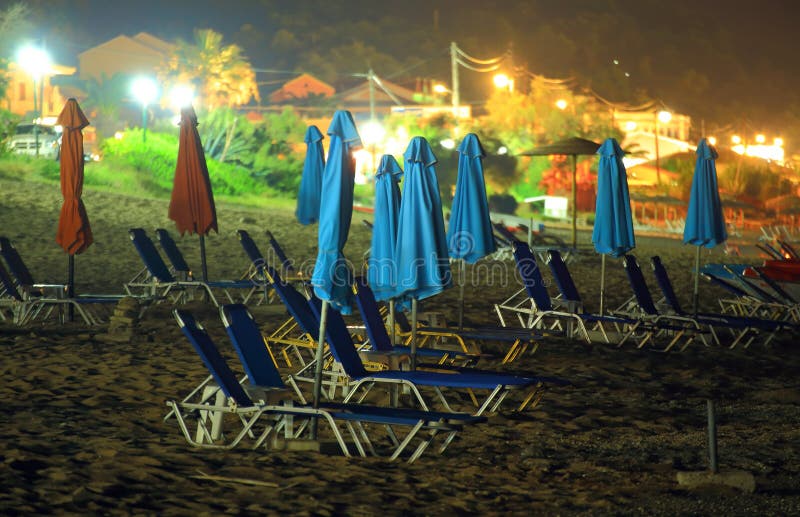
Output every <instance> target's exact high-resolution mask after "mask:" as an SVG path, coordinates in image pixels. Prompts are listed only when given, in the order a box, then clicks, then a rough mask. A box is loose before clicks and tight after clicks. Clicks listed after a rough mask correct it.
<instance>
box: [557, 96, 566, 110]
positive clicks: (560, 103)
mask: <svg viewBox="0 0 800 517" xmlns="http://www.w3.org/2000/svg"><path fill="white" fill-rule="evenodd" d="M556 108H558V109H560V110H562V111H563V110H565V109H567V101H565V100H564V99H558V100H557V101H556Z"/></svg>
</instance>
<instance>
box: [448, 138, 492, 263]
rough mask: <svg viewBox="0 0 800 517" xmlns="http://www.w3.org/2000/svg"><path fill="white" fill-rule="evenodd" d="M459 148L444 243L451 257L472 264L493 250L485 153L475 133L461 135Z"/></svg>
mask: <svg viewBox="0 0 800 517" xmlns="http://www.w3.org/2000/svg"><path fill="white" fill-rule="evenodd" d="M458 152H459V155H458V178H457V180H456V195H455V198H454V199H453V210H452V212H451V214H450V222H449V224H448V228H447V247H448V250H449V252H450V256H451V257H452V258H457V259H463V260H464V261H465V262H467V263H469V264H474V263H475V262H477V261H478V259H480V258H482V257H485V256H486V255H488V254H490V253H494V251H495V244H494V235H493V233H492V221H491V219H490V218H489V202H488V201H487V200H486V183H485V182H484V179H483V158H484V157H485V156H486V153H485V152H484V150H483V147H482V146H481V142H480V140H478V136H477V135H475V134H474V133H469V134H468V135H467V136H466V137H464V140H462V141H461V145H459V146H458Z"/></svg>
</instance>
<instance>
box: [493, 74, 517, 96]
mask: <svg viewBox="0 0 800 517" xmlns="http://www.w3.org/2000/svg"><path fill="white" fill-rule="evenodd" d="M492 81H493V82H494V85H495V86H496V87H497V88H501V89H503V88H507V89H508V91H510V92H513V91H514V80H513V79H511V78H510V77H508V76H507V75H506V74H495V76H494V77H493V78H492Z"/></svg>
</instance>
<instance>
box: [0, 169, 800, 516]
mask: <svg viewBox="0 0 800 517" xmlns="http://www.w3.org/2000/svg"><path fill="white" fill-rule="evenodd" d="M0 191H1V192H2V193H3V194H2V198H0V228H2V230H0V235H4V236H6V237H8V238H9V239H11V241H12V242H13V243H14V244H15V245H16V247H17V249H18V250H19V252H20V254H21V255H22V256H23V258H24V259H25V261H26V263H27V264H28V266H29V267H30V269H31V270H32V273H33V275H34V279H35V280H36V281H37V282H40V283H62V282H64V281H66V274H67V273H66V271H67V257H66V256H65V255H64V252H63V251H62V250H61V249H60V248H59V247H58V245H57V244H56V243H55V231H56V225H57V218H58V214H59V208H60V205H61V195H60V192H59V189H58V186H57V185H39V184H33V183H26V182H15V181H13V180H9V179H0ZM83 199H84V201H85V204H86V208H87V211H88V214H89V218H90V220H91V223H92V228H93V232H94V238H95V243H94V244H93V245H92V246H91V247H90V248H89V250H88V251H87V252H86V253H84V254H82V255H79V256H77V257H76V290H77V292H79V293H106V294H111V293H122V292H123V291H122V284H123V283H124V282H125V281H127V280H128V279H130V278H131V277H133V275H134V274H136V273H137V272H138V271H139V270H140V269H141V267H142V265H141V262H140V260H139V258H138V256H137V254H136V253H135V250H134V248H133V246H132V245H131V243H130V240H129V237H128V234H127V230H128V229H129V228H131V227H142V228H145V229H146V230H147V231H148V232H149V233H150V234H151V235H153V230H154V229H155V228H158V227H163V228H167V229H168V230H170V231H171V232H173V234H174V224H173V223H172V222H171V221H169V219H168V218H167V205H168V201H167V200H148V199H134V198H129V197H125V196H123V195H119V194H109V193H101V192H95V191H87V192H85V194H84V197H83ZM217 213H218V216H219V228H220V232H219V234H212V235H211V236H209V237H208V238H207V244H206V245H207V253H208V264H209V277H210V278H212V279H223V278H226V279H233V278H237V277H239V276H240V275H241V274H242V273H243V272H244V271H245V270H246V269H247V266H248V260H247V257H246V256H245V254H244V252H243V251H242V249H241V247H240V245H239V243H238V242H237V238H236V233H235V232H236V230H237V229H239V228H242V229H246V230H247V231H248V232H249V233H250V234H251V235H252V236H253V237H254V238H255V239H256V241H257V243H258V244H259V246H261V248H262V251H264V252H265V254H266V252H267V241H266V238H265V237H264V231H265V230H271V231H272V232H273V234H274V235H275V237H276V238H277V239H278V241H279V242H280V243H281V244H282V245H283V247H284V249H285V251H286V253H287V254H288V255H289V256H290V257H292V258H293V259H294V260H295V261H296V262H298V263H300V264H301V267H302V268H304V269H307V268H308V267H310V266H309V265H310V264H313V258H314V256H315V253H316V229H317V228H316V226H309V227H304V226H301V225H300V224H299V223H297V222H296V221H295V219H294V217H293V214H292V213H291V211H289V210H283V209H280V210H279V209H274V210H270V209H253V208H243V207H240V206H236V205H232V204H229V203H218V206H217ZM361 219H362V214H360V213H356V214H354V217H353V224H352V228H351V233H350V239H349V241H348V244H347V248H346V249H345V254H346V255H347V256H348V258H350V260H351V261H353V262H354V263H358V262H359V261H360V259H361V257H362V256H363V254H364V252H365V251H367V249H368V247H369V239H370V233H369V230H368V229H367V228H366V226H365V225H363V224H361ZM175 237H176V239H177V242H178V245H179V246H180V247H181V249H182V250H183V251H184V254H185V255H186V258H187V260H189V261H190V262H191V265H192V266H193V267H194V268H195V269H199V244H198V239H197V237H196V236H185V237H183V238H178V236H177V235H175ZM589 239H590V236H589V234H588V233H587V232H585V231H583V232H581V234H580V241H579V244H580V245H581V246H583V247H586V249H587V250H588V249H589V248H590V242H589ZM637 240H638V242H637V244H638V245H637V248H636V250H635V254H636V256H637V257H639V259H640V262H641V263H642V265H643V267H645V265H646V263H647V260H648V259H649V257H650V256H652V255H656V254H657V255H660V256H661V257H662V259H663V261H664V263H665V265H666V266H667V268H668V270H669V272H670V275H671V276H672V278H673V282H675V283H676V285H677V287H678V289H677V290H678V294H679V296H680V297H681V300H682V301H683V303H684V305H685V306H687V307H689V306H690V305H691V289H692V268H693V267H694V256H695V248H694V247H689V246H683V245H682V244H681V243H680V241H679V240H677V239H671V238H663V237H650V236H647V237H645V236H642V237H639V238H638V239H637ZM743 249H744V248H743ZM702 260H703V261H705V262H723V261H745V262H756V263H757V262H758V261H760V260H762V259H760V258H759V257H758V256H757V255H750V256H747V255H744V256H740V257H733V258H731V257H728V256H726V255H724V254H723V251H722V250H721V249H714V250H704V251H703V253H702ZM569 267H570V271H571V272H572V274H573V276H574V277H575V280H576V283H577V285H578V289H579V290H580V292H581V295H582V297H583V298H584V300H585V301H586V304H587V309H588V310H590V311H596V310H597V309H598V300H599V285H600V282H599V276H600V274H599V272H600V257H599V255H597V254H595V253H593V252H587V253H583V254H580V255H579V256H578V257H577V258H576V259H575V260H574V261H572V262H571V263H570V264H569ZM488 269H490V270H491V271H499V272H503V274H500V273H498V274H497V275H494V276H492V277H491V281H489V280H486V277H480V275H477V276H478V277H479V278H483V279H482V281H481V283H480V285H468V286H467V288H466V290H465V291H466V296H465V298H466V304H465V318H466V321H467V322H468V323H470V324H473V325H479V324H497V317H496V315H495V314H494V310H493V306H492V304H493V303H497V302H500V301H501V300H502V299H503V298H505V297H506V296H508V295H509V294H510V293H512V292H513V291H515V290H516V289H518V288H519V284H518V283H517V281H516V277H515V276H514V275H513V262H512V261H510V260H507V261H505V262H499V263H498V264H492V265H491V267H489V268H488ZM545 274H546V275H549V272H548V271H545ZM606 274H607V277H606V278H607V279H606V284H607V286H608V287H607V292H606V296H607V305H608V306H609V307H615V306H617V305H619V304H620V303H622V302H623V301H624V300H625V299H626V298H628V296H629V295H630V288H629V287H628V283H627V280H626V279H625V275H624V271H623V269H622V266H621V264H620V262H619V261H617V260H615V259H610V260H608V262H607V273H606ZM645 274H646V277H647V280H648V282H649V283H650V285H651V289H655V285H656V284H655V280H654V279H653V278H652V275H651V273H650V271H649V267H646V268H645ZM490 284H491V285H490ZM701 287H702V291H701V308H702V309H705V310H709V311H712V310H714V311H716V310H718V305H717V299H718V298H719V297H720V296H721V295H723V294H724V293H723V292H721V291H720V290H718V289H715V288H713V287H712V286H710V285H708V284H706V283H704V284H701ZM551 291H552V292H553V294H555V288H554V287H552V288H551ZM457 299H458V289H449V290H447V291H446V292H445V293H443V294H442V295H439V296H437V297H434V298H431V299H428V300H425V301H424V302H422V303H421V310H423V311H433V312H439V313H442V314H444V315H445V316H446V317H447V318H448V320H450V321H455V320H456V318H457V313H456V306H457ZM186 307H187V308H188V309H189V310H191V311H193V312H194V313H195V314H196V315H197V317H198V319H199V320H200V321H202V322H203V323H204V324H205V325H206V327H207V328H208V330H209V332H210V334H211V335H212V336H213V337H214V338H215V339H216V341H217V343H218V344H219V345H220V346H221V347H222V348H223V349H224V352H225V354H226V357H228V358H229V359H230V361H231V363H232V364H233V365H235V366H236V367H237V368H238V369H239V370H237V371H240V366H239V363H238V362H236V360H235V355H234V352H233V350H232V348H231V347H230V344H229V342H228V341H227V338H226V337H225V332H224V329H223V327H222V325H221V323H220V320H219V317H218V314H217V311H216V309H215V308H214V307H213V306H211V305H209V304H203V303H201V302H199V301H194V302H190V303H188V304H187V305H186ZM171 308H172V307H171V306H169V305H167V304H160V305H156V306H153V307H150V308H149V309H148V310H147V311H146V312H145V313H144V316H143V317H142V319H141V320H140V321H138V322H137V323H136V327H135V332H134V334H133V336H132V338H131V339H130V341H129V342H124V341H122V342H120V341H114V340H109V339H107V338H106V337H105V333H106V331H107V329H106V328H105V327H103V326H98V327H88V326H85V325H83V324H81V323H77V322H76V323H72V324H65V325H59V324H57V323H55V322H53V321H48V322H45V323H41V322H34V323H33V324H30V325H28V326H26V327H16V326H13V325H11V324H10V323H9V322H2V323H0V354H2V355H1V356H0V368H2V379H3V381H2V383H0V397H2V400H3V410H2V417H1V418H2V429H3V433H2V434H3V438H2V441H1V442H0V462H1V463H2V465H3V468H2V469H0V476H1V477H2V485H3V487H4V490H2V493H0V508H1V509H2V510H0V513H2V514H4V515H43V514H56V515H89V514H102V515H130V514H136V515H219V514H237V515H276V514H300V515H376V514H389V515H404V514H421V515H467V514H479V515H509V514H511V515H798V514H800V447H798V444H800V426H798V422H800V381H798V379H800V354H799V353H798V349H797V339H796V336H792V335H788V334H787V335H785V336H782V337H781V339H778V340H775V341H773V342H772V343H771V344H769V345H767V346H764V345H763V344H761V343H754V344H753V345H751V346H750V347H749V348H747V349H744V348H737V349H734V350H727V349H723V348H720V347H704V346H702V345H701V344H699V343H698V344H693V345H692V346H690V347H689V348H687V350H685V351H683V352H670V353H667V354H664V353H660V352H657V351H654V350H650V349H643V350H638V349H636V348H635V347H633V346H623V347H621V348H616V347H612V346H608V345H601V344H595V345H587V344H585V343H582V342H579V341H568V340H564V339H560V338H546V339H543V340H542V341H541V344H540V346H539V348H538V350H537V351H536V352H535V353H534V354H529V355H526V356H524V357H522V358H520V359H519V360H518V361H517V362H516V363H514V364H512V365H509V366H503V365H500V362H499V357H497V355H498V354H500V353H502V351H503V348H502V345H500V344H491V343H488V344H485V345H484V349H483V350H484V352H488V353H494V354H495V357H494V358H491V357H490V358H487V359H485V360H483V361H482V363H481V366H482V367H485V368H497V369H514V368H520V369H524V370H532V371H535V372H537V373H539V374H541V375H549V376H556V377H560V378H563V379H567V380H569V381H570V382H571V383H572V385H571V386H566V387H558V388H553V389H552V390H550V391H548V393H547V394H546V395H545V397H544V399H543V400H542V402H541V403H540V404H539V405H538V406H537V407H536V408H535V409H531V410H528V411H526V412H524V413H521V414H519V413H512V412H508V411H502V410H501V411H500V412H498V413H496V414H492V415H491V416H490V417H489V420H488V422H487V423H486V424H484V425H480V426H475V427H472V428H468V429H466V430H465V431H464V432H462V433H460V434H459V435H458V437H457V438H456V440H455V441H454V442H453V443H452V444H451V446H450V447H449V448H448V449H447V451H445V453H444V454H443V455H442V456H438V455H436V454H435V453H433V451H428V452H426V453H425V454H424V455H423V456H422V457H421V458H420V459H419V460H418V461H417V462H415V463H413V464H410V465H409V464H407V463H405V462H402V461H395V462H389V461H387V460H385V459H381V458H366V459H364V458H351V459H348V458H345V457H342V456H341V455H339V454H335V453H330V454H328V453H310V452H285V451H271V450H265V449H260V450H250V449H247V448H239V449H235V450H232V451H208V450H200V449H195V448H192V447H191V446H190V445H188V444H187V443H186V442H185V440H184V439H183V437H182V435H181V434H180V431H179V429H178V426H177V424H176V422H175V420H174V419H173V420H168V421H166V422H165V421H163V417H164V415H165V414H166V411H167V408H166V406H165V401H166V400H168V399H175V398H180V397H182V396H184V395H185V394H186V393H188V392H189V391H190V390H191V389H192V388H194V387H195V386H196V385H197V384H198V383H199V382H200V381H201V380H202V379H203V378H204V377H205V376H206V375H207V373H206V370H205V369H204V367H203V365H202V363H201V362H200V360H199V358H198V357H197V356H196V354H195V353H194V352H193V350H192V348H191V346H190V345H189V343H188V342H187V341H186V339H185V338H184V336H183V335H182V334H181V332H180V330H179V329H178V327H177V325H176V324H175V321H174V319H173V318H172V316H171V314H170V311H171ZM251 309H252V311H253V313H254V315H255V317H256V319H257V321H258V322H259V324H260V325H261V326H262V329H263V330H264V331H265V332H268V331H271V330H272V329H274V328H275V327H277V326H278V325H279V324H280V323H281V322H282V321H283V320H284V319H285V317H286V314H285V311H283V310H282V309H281V308H280V307H275V306H272V307H270V306H263V305H261V306H253V307H252V308H251ZM708 398H711V399H713V400H714V401H715V402H716V406H717V426H718V446H719V465H720V469H721V470H722V471H731V470H740V471H745V472H749V473H750V474H752V476H753V477H754V479H755V486H756V488H755V492H754V493H742V492H740V491H738V490H735V489H732V488H721V487H709V488H701V489H696V490H686V489H684V488H682V487H679V485H678V483H677V481H676V476H677V474H678V472H685V471H701V470H704V469H707V468H708V458H707V446H706V399H708ZM252 483H255V484H252Z"/></svg>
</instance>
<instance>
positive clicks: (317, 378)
mask: <svg viewBox="0 0 800 517" xmlns="http://www.w3.org/2000/svg"><path fill="white" fill-rule="evenodd" d="M327 326H328V302H327V301H324V300H323V301H322V311H321V314H320V317H319V339H317V356H316V358H315V359H314V360H315V361H316V364H315V365H314V409H317V408H319V399H320V394H321V393H322V355H323V354H322V350H323V348H325V329H326V328H327ZM310 430H311V439H312V440H316V439H317V419H316V417H313V418H312V419H311V427H310Z"/></svg>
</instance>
